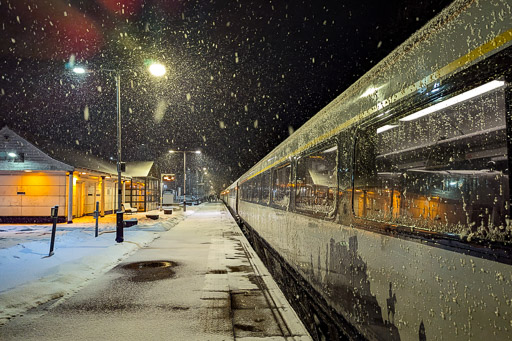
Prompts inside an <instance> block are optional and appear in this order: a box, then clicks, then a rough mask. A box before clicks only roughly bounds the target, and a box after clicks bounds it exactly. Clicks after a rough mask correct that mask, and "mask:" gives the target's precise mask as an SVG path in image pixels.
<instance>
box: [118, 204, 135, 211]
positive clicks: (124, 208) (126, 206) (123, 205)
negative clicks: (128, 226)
mask: <svg viewBox="0 0 512 341" xmlns="http://www.w3.org/2000/svg"><path fill="white" fill-rule="evenodd" d="M121 206H122V207H123V210H124V211H125V212H126V213H136V212H137V209H136V208H135V207H131V206H130V204H128V203H124V204H122V205H121Z"/></svg>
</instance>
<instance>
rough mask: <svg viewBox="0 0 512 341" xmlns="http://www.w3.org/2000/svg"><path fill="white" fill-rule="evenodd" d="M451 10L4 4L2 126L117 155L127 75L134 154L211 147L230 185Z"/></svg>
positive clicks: (206, 151)
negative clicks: (154, 65) (158, 75)
mask: <svg viewBox="0 0 512 341" xmlns="http://www.w3.org/2000/svg"><path fill="white" fill-rule="evenodd" d="M450 2H451V1H449V0H424V1H419V0H411V1H406V0H403V1H361V0H358V1H355V0H347V1H342V0H340V1H288V2H285V1H263V0H262V1H256V0H253V1H225V0H224V1H220V0H210V1H203V0H196V1H177V0H170V1H169V0H167V1H166V0H153V1H142V0H96V1H92V0H90V1H85V0H84V1H73V0H71V1H49V0H33V1H15V0H7V1H6V0H0V32H1V33H0V127H2V126H4V125H8V126H9V127H10V128H11V129H13V130H14V131H16V132H18V133H20V134H21V135H22V136H24V137H27V138H28V139H29V140H31V141H33V142H36V141H37V142H38V143H39V144H44V143H45V141H51V144H52V145H55V144H62V145H71V146H73V147H74V148H77V149H80V150H84V151H89V152H92V153H93V154H96V155H99V156H102V157H105V158H109V157H112V158H114V159H115V158H116V102H115V96H116V94H115V82H114V79H113V75H112V74H111V73H109V72H108V71H106V70H107V69H121V70H123V71H122V73H121V106H122V115H123V116H122V121H123V123H122V136H123V140H122V143H123V159H125V160H128V161H130V160H155V161H157V162H158V163H159V164H161V165H162V171H164V172H173V171H174V169H181V168H180V167H182V164H181V163H180V160H182V159H181V158H179V159H178V158H176V157H174V158H173V157H171V156H169V154H168V150H169V149H181V150H184V149H185V150H195V149H198V148H199V149H201V150H202V151H203V154H202V156H201V159H200V160H199V159H198V160H196V161H197V162H198V164H199V163H201V164H202V165H205V166H207V167H209V169H210V170H211V172H212V173H214V174H217V175H216V179H217V180H218V181H219V182H222V183H221V184H220V185H219V186H222V185H223V184H227V182H229V181H230V180H235V179H236V178H237V177H238V176H240V175H241V174H242V173H243V172H245V171H246V170H248V169H249V168H250V167H251V166H252V165H254V164H255V163H256V162H257V161H259V160H260V159H261V158H262V157H263V156H264V155H265V154H267V153H268V152H269V151H271V150H272V149H273V148H274V147H275V146H277V145H278V144H279V143H280V142H281V141H283V140H284V139H285V138H287V137H288V136H289V134H290V133H291V132H293V131H294V130H295V129H297V128H299V127H300V126H301V125H302V124H303V123H305V122H306V121H307V120H308V119H309V118H311V117H312V116H313V115H314V114H315V113H317V112H318V111H319V110H320V109H321V108H323V107H324V106H325V105H327V104H328V103H329V102H330V101H331V100H333V99H334V98H335V97H336V96H338V95H339V94H340V93H341V92H342V91H343V90H344V89H346V88H347V87H348V86H350V85H351V84H352V83H353V82H354V81H356V80H357V79H358V78H359V77H360V76H362V75H363V74H364V73H365V72H366V71H368V70H369V69H370V68H371V67H372V66H374V65H375V64H376V63H377V62H378V61H380V60H381V59H382V58H384V57H385V56H386V55H387V54H389V53H390V52H391V51H392V50H393V49H394V48H395V47H397V46H398V45H399V44H400V43H402V42H403V41H404V40H405V39H407V38H408V37H409V36H410V35H411V34H412V33H414V32H415V31H416V30H417V29H419V28H420V27H421V26H423V25H424V24H425V23H426V22H427V21H428V20H430V19H431V18H432V17H434V16H435V15H436V14H437V13H439V11H440V10H442V9H443V8H444V7H445V6H447V5H448V4H449V3H450ZM148 60H158V61H160V62H161V63H163V64H165V65H166V66H167V68H168V73H167V76H166V77H165V78H164V79H155V78H152V77H151V76H149V75H148V73H147V72H146V70H145V68H144V64H145V63H147V62H148ZM66 64H67V65H68V66H69V65H83V66H85V67H86V68H87V69H88V70H91V72H90V73H87V74H85V75H76V74H73V73H72V72H71V71H70V69H69V68H66ZM191 158H193V157H192V156H191Z"/></svg>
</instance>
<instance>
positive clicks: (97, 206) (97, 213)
mask: <svg viewBox="0 0 512 341" xmlns="http://www.w3.org/2000/svg"><path fill="white" fill-rule="evenodd" d="M99 216H100V202H99V201H96V211H94V219H96V230H95V232H94V237H98V217H99Z"/></svg>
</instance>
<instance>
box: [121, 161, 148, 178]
mask: <svg viewBox="0 0 512 341" xmlns="http://www.w3.org/2000/svg"><path fill="white" fill-rule="evenodd" d="M153 164H154V162H153V161H133V162H127V163H126V173H125V174H127V175H128V176H131V177H132V178H143V177H147V176H151V168H153Z"/></svg>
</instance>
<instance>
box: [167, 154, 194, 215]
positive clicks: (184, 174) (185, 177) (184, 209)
mask: <svg viewBox="0 0 512 341" xmlns="http://www.w3.org/2000/svg"><path fill="white" fill-rule="evenodd" d="M169 153H171V154H172V153H183V212H186V211H187V197H186V192H187V191H186V188H187V153H195V154H201V151H200V150H196V151H190V150H169Z"/></svg>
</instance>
